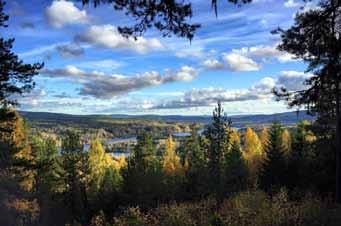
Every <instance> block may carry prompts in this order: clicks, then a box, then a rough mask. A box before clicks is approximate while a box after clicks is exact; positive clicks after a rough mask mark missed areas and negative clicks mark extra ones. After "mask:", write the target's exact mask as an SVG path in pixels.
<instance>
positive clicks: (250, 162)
mask: <svg viewBox="0 0 341 226" xmlns="http://www.w3.org/2000/svg"><path fill="white" fill-rule="evenodd" d="M243 157H244V159H245V160H246V164H247V167H248V170H249V175H250V178H249V180H250V183H251V184H252V185H254V186H256V184H257V181H258V174H259V170H260V168H261V165H262V161H263V158H264V153H263V150H262V144H261V141H260V140H259V138H258V135H257V134H256V133H255V132H254V131H253V129H251V128H247V129H246V133H245V143H244V151H243Z"/></svg>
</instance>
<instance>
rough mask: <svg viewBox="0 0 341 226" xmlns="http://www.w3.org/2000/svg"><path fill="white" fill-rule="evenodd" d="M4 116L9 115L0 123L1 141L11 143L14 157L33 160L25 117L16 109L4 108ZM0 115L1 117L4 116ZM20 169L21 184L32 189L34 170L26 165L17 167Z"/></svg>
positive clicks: (10, 154)
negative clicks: (25, 126)
mask: <svg viewBox="0 0 341 226" xmlns="http://www.w3.org/2000/svg"><path fill="white" fill-rule="evenodd" d="M2 114H4V115H3V116H4V117H6V116H9V119H8V120H6V121H2V122H1V123H0V131H3V132H0V142H1V143H4V144H7V145H9V147H10V150H8V151H9V152H10V153H9V156H11V158H13V159H18V160H22V161H25V162H32V161H33V155H32V150H31V147H30V145H29V143H28V140H27V137H26V131H25V128H24V122H23V119H22V118H21V117H20V115H19V114H18V113H17V112H16V111H15V110H10V109H8V110H4V112H2ZM3 116H2V115H0V117H3ZM16 168H17V170H19V174H20V177H21V178H22V179H21V181H20V186H21V187H22V188H23V189H24V190H26V191H30V190H32V188H33V184H34V171H33V170H29V169H27V168H24V167H16Z"/></svg>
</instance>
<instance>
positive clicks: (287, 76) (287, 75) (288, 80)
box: [277, 71, 313, 91]
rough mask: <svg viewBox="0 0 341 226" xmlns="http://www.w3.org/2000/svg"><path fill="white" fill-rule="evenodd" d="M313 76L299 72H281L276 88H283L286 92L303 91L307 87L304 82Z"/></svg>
mask: <svg viewBox="0 0 341 226" xmlns="http://www.w3.org/2000/svg"><path fill="white" fill-rule="evenodd" d="M312 76H313V74H310V73H304V72H299V71H282V72H281V73H280V75H279V77H278V80H277V86H280V87H284V88H286V89H287V90H288V91H299V90H305V89H307V88H308V86H307V85H306V84H305V81H306V80H307V79H309V78H311V77H312Z"/></svg>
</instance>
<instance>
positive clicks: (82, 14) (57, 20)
mask: <svg viewBox="0 0 341 226" xmlns="http://www.w3.org/2000/svg"><path fill="white" fill-rule="evenodd" d="M45 15H46V18H47V21H48V23H49V24H50V25H51V26H53V27H55V28H61V27H63V26H65V25H70V24H85V23H88V21H89V18H88V15H87V13H86V11H85V10H80V9H78V8H77V7H76V6H75V4H74V3H73V2H70V1H65V0H60V1H53V2H52V4H51V5H50V6H48V7H47V8H46V10H45Z"/></svg>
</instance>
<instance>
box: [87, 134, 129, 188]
mask: <svg viewBox="0 0 341 226" xmlns="http://www.w3.org/2000/svg"><path fill="white" fill-rule="evenodd" d="M88 159H89V160H88V161H89V171H90V173H89V181H90V185H91V187H92V188H93V189H95V190H99V189H100V188H101V185H102V184H103V183H104V180H105V179H107V180H108V179H110V180H111V179H113V180H115V179H118V178H108V176H107V174H108V171H116V172H118V171H119V169H120V168H121V167H122V166H124V165H125V164H126V163H125V159H124V157H123V159H122V158H119V159H114V158H112V157H111V156H110V155H109V154H108V153H106V152H105V150H104V148H103V146H102V143H101V141H100V140H99V139H95V140H93V141H92V142H91V145H90V149H89V158H88ZM110 174H112V172H111V173H110ZM114 175H115V176H117V175H118V174H114ZM115 181H117V180H115ZM106 183H108V182H106ZM111 184H114V183H111Z"/></svg>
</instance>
